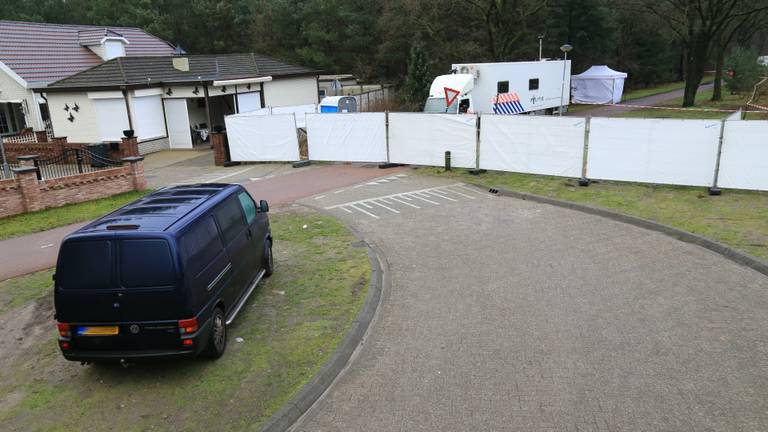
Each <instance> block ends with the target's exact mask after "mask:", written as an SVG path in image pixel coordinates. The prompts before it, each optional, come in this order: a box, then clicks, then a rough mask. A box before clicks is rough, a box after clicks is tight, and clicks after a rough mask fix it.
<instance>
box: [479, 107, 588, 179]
mask: <svg viewBox="0 0 768 432" xmlns="http://www.w3.org/2000/svg"><path fill="white" fill-rule="evenodd" d="M584 124H585V120H584V119H583V118H579V117H549V116H547V117H544V116H541V117H540V116H505V115H483V116H482V117H481V118H480V168H483V169H489V170H497V171H512V172H521V173H531V174H546V175H555V176H564V177H579V176H581V166H582V159H583V154H584Z"/></svg>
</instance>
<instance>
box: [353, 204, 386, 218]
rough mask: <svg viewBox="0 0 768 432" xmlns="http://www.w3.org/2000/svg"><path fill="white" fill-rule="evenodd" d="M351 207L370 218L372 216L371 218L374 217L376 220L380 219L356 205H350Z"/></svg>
mask: <svg viewBox="0 0 768 432" xmlns="http://www.w3.org/2000/svg"><path fill="white" fill-rule="evenodd" d="M349 206H350V207H352V208H353V209H355V210H357V211H359V212H362V213H365V214H367V215H368V216H370V217H372V218H374V219H379V217H378V216H376V215H375V214H373V213H369V212H367V211H365V210H363V209H361V208H360V207H358V206H356V205H354V204H350V205H349Z"/></svg>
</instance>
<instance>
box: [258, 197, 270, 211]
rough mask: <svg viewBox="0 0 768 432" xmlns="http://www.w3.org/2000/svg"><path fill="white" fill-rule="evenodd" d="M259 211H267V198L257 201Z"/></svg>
mask: <svg viewBox="0 0 768 432" xmlns="http://www.w3.org/2000/svg"><path fill="white" fill-rule="evenodd" d="M259 211H260V212H262V213H269V204H268V203H267V200H261V201H259Z"/></svg>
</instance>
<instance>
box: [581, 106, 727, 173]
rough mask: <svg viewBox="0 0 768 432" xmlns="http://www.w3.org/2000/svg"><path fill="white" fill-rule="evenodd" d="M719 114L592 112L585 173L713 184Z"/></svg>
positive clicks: (718, 135)
mask: <svg viewBox="0 0 768 432" xmlns="http://www.w3.org/2000/svg"><path fill="white" fill-rule="evenodd" d="M719 137H720V121H719V120H671V119H618V118H593V119H592V121H591V127H590V135H589V164H588V171H587V176H588V177H589V178H594V179H605V180H622V181H632V182H645V183H662V184H675V185H689V186H711V185H712V179H713V177H714V170H715V161H716V159H717V146H718V141H719Z"/></svg>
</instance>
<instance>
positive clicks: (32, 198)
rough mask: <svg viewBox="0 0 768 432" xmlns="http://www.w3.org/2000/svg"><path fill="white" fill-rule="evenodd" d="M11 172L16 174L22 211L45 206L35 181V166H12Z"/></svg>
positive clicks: (39, 208) (35, 209)
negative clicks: (22, 206)
mask: <svg viewBox="0 0 768 432" xmlns="http://www.w3.org/2000/svg"><path fill="white" fill-rule="evenodd" d="M13 172H14V173H15V174H16V182H17V183H18V185H19V190H21V198H22V203H23V205H24V211H26V212H33V211H37V210H42V209H43V208H45V205H44V204H43V202H42V199H41V193H40V186H39V184H38V183H37V168H35V167H23V168H14V169H13Z"/></svg>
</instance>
